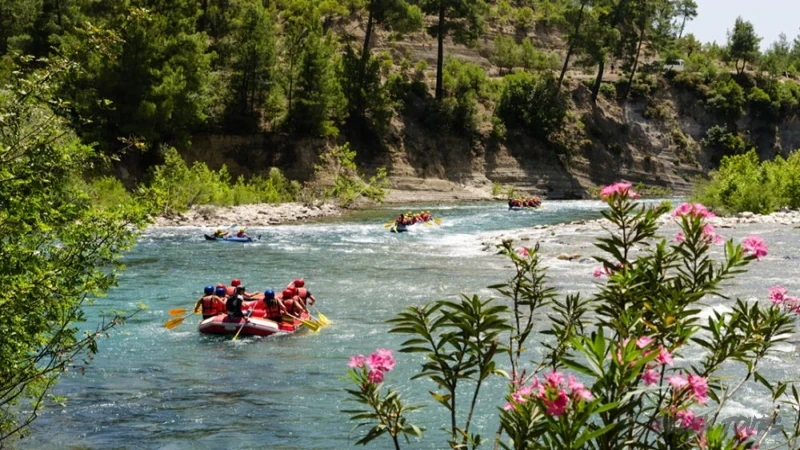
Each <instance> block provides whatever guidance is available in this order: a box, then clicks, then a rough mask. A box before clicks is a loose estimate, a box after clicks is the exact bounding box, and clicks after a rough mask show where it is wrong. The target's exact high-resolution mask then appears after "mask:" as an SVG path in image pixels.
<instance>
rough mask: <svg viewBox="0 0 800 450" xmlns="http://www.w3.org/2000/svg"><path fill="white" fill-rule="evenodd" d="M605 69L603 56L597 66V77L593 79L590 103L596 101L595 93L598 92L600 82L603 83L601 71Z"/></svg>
mask: <svg viewBox="0 0 800 450" xmlns="http://www.w3.org/2000/svg"><path fill="white" fill-rule="evenodd" d="M605 69H606V60H605V58H604V59H603V60H602V61H600V64H599V65H598V67H597V78H596V79H595V80H594V86H592V103H597V95H598V94H599V93H600V84H602V83H603V71H604V70H605Z"/></svg>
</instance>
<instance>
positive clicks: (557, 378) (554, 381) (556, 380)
mask: <svg viewBox="0 0 800 450" xmlns="http://www.w3.org/2000/svg"><path fill="white" fill-rule="evenodd" d="M544 379H545V380H546V381H547V384H549V385H550V386H552V387H557V386H558V385H560V384H561V383H563V382H564V374H563V373H561V372H550V373H547V374H545V375H544Z"/></svg>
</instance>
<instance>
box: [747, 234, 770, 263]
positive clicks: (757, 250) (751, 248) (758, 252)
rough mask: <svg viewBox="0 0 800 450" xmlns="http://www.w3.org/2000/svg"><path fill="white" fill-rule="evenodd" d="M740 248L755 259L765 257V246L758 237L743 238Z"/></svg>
mask: <svg viewBox="0 0 800 450" xmlns="http://www.w3.org/2000/svg"><path fill="white" fill-rule="evenodd" d="M742 247H743V248H744V252H745V253H749V254H751V255H753V256H755V257H756V259H761V258H763V257H764V256H767V244H765V243H764V240H763V239H761V238H760V237H758V236H747V237H746V238H744V240H742Z"/></svg>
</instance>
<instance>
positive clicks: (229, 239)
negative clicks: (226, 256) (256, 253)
mask: <svg viewBox="0 0 800 450" xmlns="http://www.w3.org/2000/svg"><path fill="white" fill-rule="evenodd" d="M203 236H205V237H206V240H207V241H225V242H258V239H259V238H260V237H261V236H259V237H256V238H254V237H246V238H240V237H236V236H229V237H221V238H218V237H214V236H209V235H207V234H204V235H203Z"/></svg>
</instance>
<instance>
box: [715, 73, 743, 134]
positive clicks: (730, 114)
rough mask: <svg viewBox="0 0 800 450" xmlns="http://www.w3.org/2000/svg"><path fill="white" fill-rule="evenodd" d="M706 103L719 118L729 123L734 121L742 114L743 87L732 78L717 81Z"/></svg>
mask: <svg viewBox="0 0 800 450" xmlns="http://www.w3.org/2000/svg"><path fill="white" fill-rule="evenodd" d="M707 103H708V107H709V108H710V109H711V110H712V111H714V112H715V113H716V114H717V116H718V117H719V118H720V119H722V120H725V121H727V122H729V123H733V122H736V120H738V119H739V118H740V117H742V115H743V114H744V106H745V104H746V99H745V96H744V89H742V87H741V86H739V84H738V83H736V81H734V80H728V81H719V82H717V84H716V85H715V86H714V90H713V92H712V93H711V98H709V99H708V101H707Z"/></svg>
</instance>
